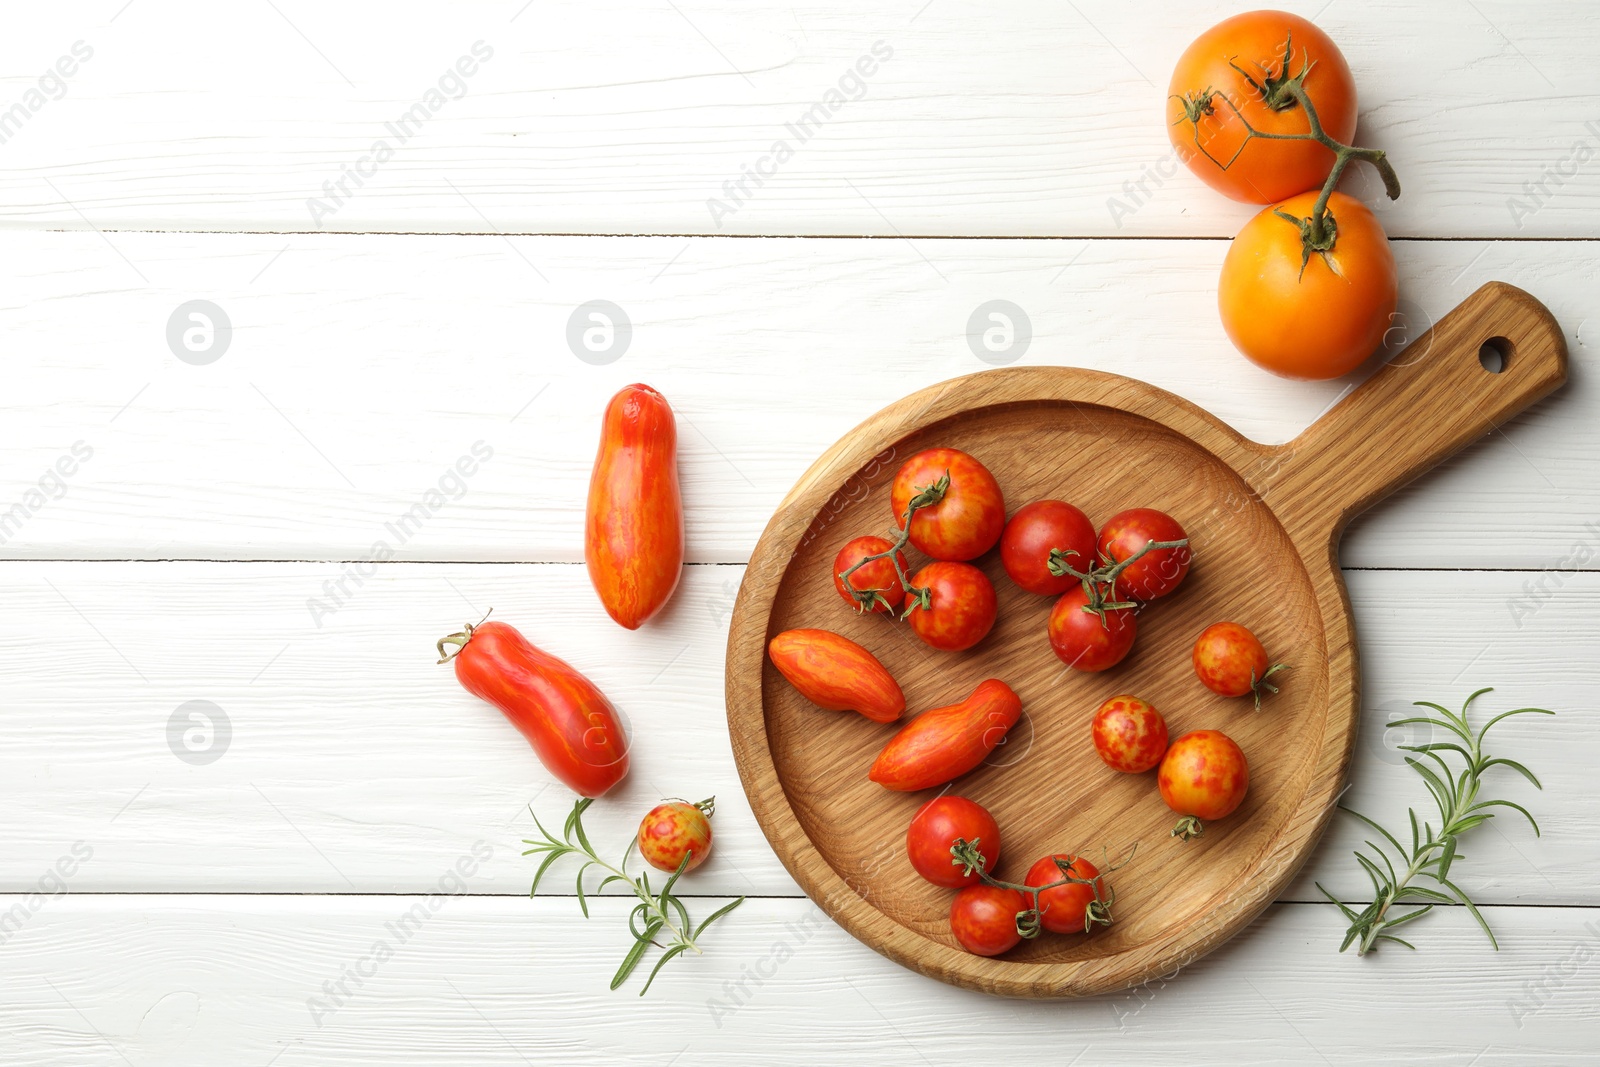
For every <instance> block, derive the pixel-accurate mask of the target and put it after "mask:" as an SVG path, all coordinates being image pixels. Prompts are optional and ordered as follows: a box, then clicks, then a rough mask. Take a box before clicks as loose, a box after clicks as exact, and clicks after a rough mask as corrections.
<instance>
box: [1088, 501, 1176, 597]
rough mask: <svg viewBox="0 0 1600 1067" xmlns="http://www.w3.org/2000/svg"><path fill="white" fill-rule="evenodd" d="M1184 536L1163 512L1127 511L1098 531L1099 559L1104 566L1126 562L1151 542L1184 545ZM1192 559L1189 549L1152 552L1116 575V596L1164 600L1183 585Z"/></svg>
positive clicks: (1144, 509) (1142, 509)
mask: <svg viewBox="0 0 1600 1067" xmlns="http://www.w3.org/2000/svg"><path fill="white" fill-rule="evenodd" d="M1188 536H1189V535H1188V534H1186V533H1184V532H1183V527H1182V526H1179V525H1178V520H1177V519H1174V518H1173V517H1172V516H1171V515H1168V514H1167V513H1166V512H1164V511H1157V510H1156V509H1155V508H1129V509H1128V510H1127V511H1119V512H1118V513H1117V514H1115V515H1113V516H1111V518H1109V519H1107V520H1106V524H1105V525H1104V526H1102V527H1101V528H1100V558H1101V560H1102V561H1104V562H1106V563H1112V562H1116V561H1119V560H1125V559H1130V558H1132V557H1133V556H1134V555H1135V554H1136V553H1137V552H1138V551H1139V550H1140V549H1141V548H1143V547H1144V546H1145V545H1147V544H1149V543H1150V542H1151V541H1161V542H1169V541H1184V540H1187V539H1188ZM1193 558H1194V553H1193V552H1192V551H1191V546H1189V545H1183V546H1182V547H1180V548H1156V549H1152V550H1150V551H1149V552H1146V553H1145V554H1144V555H1142V556H1140V557H1139V558H1138V559H1137V560H1134V562H1132V563H1130V564H1128V566H1127V567H1126V568H1124V569H1123V571H1122V573H1121V574H1119V575H1117V595H1118V596H1120V597H1122V598H1124V599H1132V600H1154V599H1155V598H1156V597H1162V596H1166V595H1167V594H1168V593H1170V592H1172V591H1173V590H1174V589H1176V588H1178V586H1179V585H1180V584H1181V583H1182V582H1183V578H1184V575H1186V574H1188V573H1189V562H1190V561H1191V560H1192V559H1193Z"/></svg>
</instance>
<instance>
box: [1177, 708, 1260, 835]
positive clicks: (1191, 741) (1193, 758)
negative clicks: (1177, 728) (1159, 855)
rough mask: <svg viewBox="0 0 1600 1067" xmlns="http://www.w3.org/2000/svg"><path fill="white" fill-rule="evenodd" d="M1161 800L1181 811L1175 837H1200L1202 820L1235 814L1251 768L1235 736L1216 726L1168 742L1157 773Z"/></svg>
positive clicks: (1248, 779) (1247, 783)
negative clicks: (1235, 740) (1235, 742)
mask: <svg viewBox="0 0 1600 1067" xmlns="http://www.w3.org/2000/svg"><path fill="white" fill-rule="evenodd" d="M1156 784H1157V785H1158V786H1159V787H1160V789H1161V799H1162V800H1165V801H1166V802H1167V807H1169V808H1171V809H1172V810H1173V811H1175V812H1177V813H1178V814H1179V815H1182V816H1183V818H1182V819H1179V820H1178V825H1177V827H1176V828H1175V829H1174V830H1173V831H1172V834H1173V836H1174V837H1181V838H1183V839H1184V840H1185V841H1187V840H1188V839H1189V838H1191V837H1195V836H1198V835H1199V833H1200V831H1201V829H1202V826H1201V820H1204V819H1220V818H1223V817H1224V816H1226V815H1231V814H1233V811H1234V809H1235V808H1237V807H1238V806H1239V805H1240V804H1241V803H1242V802H1243V801H1244V795H1245V792H1246V791H1247V790H1248V789H1249V788H1250V768H1249V766H1248V765H1247V764H1246V763H1245V759H1244V753H1243V752H1242V751H1240V749H1239V746H1238V745H1236V744H1234V742H1233V739H1232V738H1231V737H1229V736H1228V735H1227V734H1224V733H1222V732H1221V731H1219V730H1196V731H1195V732H1194V733H1191V734H1184V735H1183V736H1182V737H1180V738H1178V739H1177V740H1176V741H1174V742H1172V745H1171V747H1169V748H1168V749H1167V755H1166V758H1165V759H1163V760H1162V761H1161V771H1160V772H1159V773H1158V774H1157V776H1156Z"/></svg>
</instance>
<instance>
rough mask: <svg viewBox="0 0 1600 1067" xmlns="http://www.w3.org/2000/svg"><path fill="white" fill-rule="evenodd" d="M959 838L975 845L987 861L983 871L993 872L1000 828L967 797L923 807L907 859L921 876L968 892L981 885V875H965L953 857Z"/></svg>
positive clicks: (939, 800)
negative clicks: (971, 887)
mask: <svg viewBox="0 0 1600 1067" xmlns="http://www.w3.org/2000/svg"><path fill="white" fill-rule="evenodd" d="M956 838H961V839H963V840H965V841H970V842H973V843H974V844H976V845H977V846H978V852H979V853H980V854H981V855H982V856H983V858H984V864H983V869H984V870H986V871H993V870H994V865H995V864H996V863H997V862H999V860H1000V826H999V824H998V823H996V822H995V821H994V816H993V815H990V814H989V813H988V812H987V811H986V810H984V808H982V807H981V806H980V805H977V804H974V803H973V802H972V801H970V800H968V799H967V798H966V797H952V796H943V797H934V798H933V799H932V800H930V801H928V802H927V803H926V804H924V805H922V807H921V809H920V810H918V812H917V814H916V816H915V817H913V818H912V820H911V827H910V829H908V830H907V831H906V855H907V856H908V857H910V859H911V866H913V867H915V868H916V871H917V873H918V874H920V875H922V877H924V878H926V879H927V880H928V881H930V882H932V883H933V884H934V885H942V886H944V887H945V888H946V889H965V888H966V887H967V886H969V885H976V884H977V883H978V872H977V871H973V872H972V873H971V874H965V875H964V874H962V873H961V870H962V868H961V865H960V864H958V863H955V862H954V861H953V859H952V857H951V855H950V846H951V845H953V844H955V842H956Z"/></svg>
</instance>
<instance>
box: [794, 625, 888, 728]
mask: <svg viewBox="0 0 1600 1067" xmlns="http://www.w3.org/2000/svg"><path fill="white" fill-rule="evenodd" d="M767 655H768V656H770V657H772V665H773V666H774V667H776V668H778V673H779V674H781V675H783V676H784V677H785V678H787V679H788V680H789V684H790V685H792V686H794V687H795V688H796V689H798V690H799V691H800V695H801V696H803V697H805V698H806V699H807V700H809V701H811V703H813V704H815V705H817V707H819V708H825V709H826V710H828V711H859V712H860V713H861V714H863V715H865V716H866V717H867V718H869V719H871V720H873V721H874V722H894V721H895V720H896V719H898V718H899V717H900V713H901V712H903V711H905V710H906V698H905V694H904V693H902V692H901V691H900V685H899V683H898V682H896V681H895V680H894V676H893V675H891V674H890V673H889V672H888V671H887V670H886V669H885V668H884V666H883V664H882V663H879V662H878V658H877V657H876V656H874V655H873V654H872V653H871V652H868V651H867V650H866V649H864V648H862V647H861V646H860V645H858V644H856V643H855V642H854V641H852V640H850V639H849V638H848V637H841V636H840V635H839V634H836V633H830V632H829V631H827V630H785V631H784V632H783V633H781V634H779V635H778V636H776V637H774V638H773V639H772V640H771V641H769V642H767Z"/></svg>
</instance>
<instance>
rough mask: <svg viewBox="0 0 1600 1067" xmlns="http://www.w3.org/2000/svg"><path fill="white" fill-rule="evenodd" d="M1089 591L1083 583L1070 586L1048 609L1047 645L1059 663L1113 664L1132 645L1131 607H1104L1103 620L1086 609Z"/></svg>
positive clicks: (1088, 667) (1094, 667) (1098, 667)
mask: <svg viewBox="0 0 1600 1067" xmlns="http://www.w3.org/2000/svg"><path fill="white" fill-rule="evenodd" d="M1088 603H1089V594H1088V593H1087V592H1085V591H1084V588H1083V583H1081V582H1080V583H1078V587H1077V588H1076V589H1069V590H1068V591H1067V592H1065V593H1063V594H1062V595H1061V599H1059V600H1057V601H1056V604H1055V607H1053V608H1051V609H1050V647H1051V648H1052V649H1054V650H1055V654H1056V655H1057V656H1059V657H1060V658H1061V662H1062V663H1065V664H1066V665H1067V666H1069V667H1074V668H1076V669H1077V670H1080V671H1103V670H1107V669H1108V668H1111V667H1115V666H1116V665H1117V664H1119V663H1121V662H1122V660H1123V658H1124V657H1125V656H1127V654H1128V650H1129V649H1131V648H1133V638H1134V635H1135V634H1136V633H1138V629H1139V627H1138V624H1137V623H1136V622H1135V621H1134V614H1133V609H1132V608H1107V609H1106V621H1105V622H1104V623H1102V622H1101V621H1100V616H1099V615H1098V614H1096V613H1094V612H1092V611H1087V610H1085V609H1086V608H1087V606H1088Z"/></svg>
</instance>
